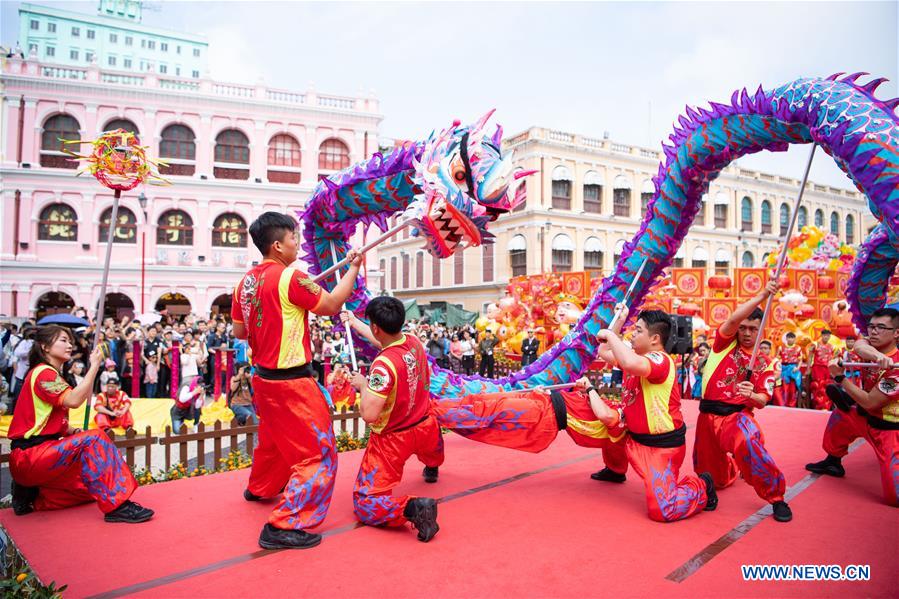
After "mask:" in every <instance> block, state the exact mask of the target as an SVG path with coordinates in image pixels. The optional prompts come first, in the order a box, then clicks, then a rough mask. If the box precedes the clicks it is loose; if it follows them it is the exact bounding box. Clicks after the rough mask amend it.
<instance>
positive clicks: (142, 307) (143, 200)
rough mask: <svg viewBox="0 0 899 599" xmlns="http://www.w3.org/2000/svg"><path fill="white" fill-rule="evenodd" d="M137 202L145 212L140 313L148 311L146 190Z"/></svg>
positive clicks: (141, 236)
mask: <svg viewBox="0 0 899 599" xmlns="http://www.w3.org/2000/svg"><path fill="white" fill-rule="evenodd" d="M137 202H138V203H139V204H140V209H141V212H143V213H144V226H143V228H142V229H141V235H140V313H141V314H143V313H145V312H146V310H145V308H146V306H145V301H146V297H147V294H146V290H145V288H144V285H145V283H146V276H147V269H146V260H147V226H148V223H147V196H145V195H144V192H140V195H139V196H137Z"/></svg>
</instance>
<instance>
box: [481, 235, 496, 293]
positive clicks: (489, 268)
mask: <svg viewBox="0 0 899 599" xmlns="http://www.w3.org/2000/svg"><path fill="white" fill-rule="evenodd" d="M493 248H494V245H493V244H492V243H485V244H484V245H482V246H481V266H482V268H481V280H483V281H484V282H485V283H489V282H490V281H492V280H493Z"/></svg>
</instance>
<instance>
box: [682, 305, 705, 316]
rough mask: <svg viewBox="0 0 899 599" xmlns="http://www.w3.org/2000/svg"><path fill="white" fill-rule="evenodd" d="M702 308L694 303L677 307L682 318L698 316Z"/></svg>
mask: <svg viewBox="0 0 899 599" xmlns="http://www.w3.org/2000/svg"><path fill="white" fill-rule="evenodd" d="M700 310H701V308H700V307H699V306H698V305H696V304H694V303H693V302H684V303H683V304H681V305H680V306H678V307H677V313H678V314H680V315H681V316H696V315H697V314H699V312H700Z"/></svg>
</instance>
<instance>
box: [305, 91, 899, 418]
mask: <svg viewBox="0 0 899 599" xmlns="http://www.w3.org/2000/svg"><path fill="white" fill-rule="evenodd" d="M840 75H842V73H839V74H836V75H833V76H831V77H828V78H826V79H817V78H808V79H799V80H796V81H793V82H791V83H787V84H786V85H782V86H780V87H778V88H775V89H773V90H768V91H766V90H763V89H762V88H761V87H759V88H758V90H757V91H756V92H754V93H750V92H748V91H747V90H745V89H744V90H742V91H740V90H738V91H736V92H734V94H733V95H732V96H731V99H730V102H729V103H726V104H719V103H716V102H712V103H711V104H710V106H709V107H708V108H691V107H687V109H686V114H685V115H683V116H681V117H679V119H678V124H677V125H676V126H675V128H674V133H673V134H672V135H671V136H670V142H671V143H670V144H663V146H662V147H663V150H664V155H665V159H664V161H663V162H662V163H661V164H660V165H659V170H658V175H656V176H655V177H654V178H653V182H654V184H655V193H654V195H653V198H652V199H651V200H650V202H649V205H648V208H647V211H646V216H645V217H644V219H643V222H642V224H641V226H640V228H639V230H638V231H637V233H636V235H635V236H634V238H633V239H632V240H631V241H629V242H628V243H627V244H625V246H624V249H623V251H622V253H621V256H620V259H619V260H618V262H617V264H616V270H615V272H614V274H612V275H611V276H609V277H607V278H606V279H605V280H604V281H603V282H602V284H601V285H600V287H599V289H598V291H597V293H596V294H595V295H594V297H593V298H592V300H591V301H590V303H589V305H588V306H587V308H586V309H585V310H584V313H583V315H582V317H581V318H580V320H579V321H578V322H577V324H576V325H575V326H573V327H572V329H571V331H570V332H569V333H568V335H567V336H566V337H565V338H564V339H563V340H562V341H561V342H560V343H558V344H557V345H555V346H554V347H553V348H552V349H551V350H550V351H548V352H546V353H544V354H543V355H542V356H541V357H540V358H539V359H538V360H537V361H536V362H535V363H534V364H531V365H530V366H528V367H527V368H525V369H523V370H520V371H518V372H515V373H513V374H511V375H509V376H507V377H504V378H501V379H495V380H492V379H485V378H482V377H480V376H477V375H472V376H462V375H459V374H455V373H453V372H450V371H448V370H445V369H443V368H440V367H438V366H437V365H436V364H432V376H431V392H432V395H433V396H434V398H435V401H441V400H442V399H446V400H450V401H451V400H453V399H454V398H459V397H463V396H465V395H468V394H472V393H484V392H491V391H501V390H512V389H520V388H525V387H536V386H542V385H551V384H554V383H563V382H570V381H572V380H574V378H575V377H577V376H578V375H579V374H581V373H582V372H584V371H585V370H586V369H587V367H588V366H589V364H590V363H591V362H592V360H593V357H594V356H595V354H596V349H597V342H596V339H595V337H594V335H595V334H596V333H597V332H598V331H599V330H600V329H602V328H603V327H605V326H607V324H608V323H609V321H610V320H611V318H612V316H613V310H614V306H615V303H616V302H618V301H621V300H622V298H623V296H624V294H625V291H626V289H627V287H628V285H629V283H630V282H631V281H632V280H633V279H634V277H635V276H636V274H637V271H638V270H639V268H640V265H641V264H642V263H643V261H644V260H646V261H647V266H646V268H645V269H644V270H643V272H642V274H641V276H640V279H639V280H638V281H637V284H636V287H635V289H634V293H633V296H632V297H633V299H632V301H631V305H633V306H639V305H640V303H641V302H642V299H643V297H644V295H645V294H646V293H647V291H648V290H649V288H650V287H651V285H652V284H653V283H654V282H655V281H656V280H657V279H658V278H659V277H660V276H661V274H662V271H663V269H664V268H665V267H667V266H668V265H670V264H671V262H672V259H673V257H674V255H675V253H676V252H677V250H678V248H679V247H680V245H681V243H682V241H683V239H684V237H685V236H686V235H687V232H688V231H689V229H690V225H691V224H692V223H693V219H694V217H695V216H696V213H697V212H698V210H699V208H700V205H701V201H702V196H703V194H704V193H706V192H707V190H708V187H709V183H710V182H711V181H712V180H714V179H715V177H717V176H718V174H719V173H720V171H721V169H723V168H724V167H725V166H727V165H728V164H729V163H730V162H732V161H733V160H736V159H737V158H739V157H740V156H743V155H745V154H748V153H753V152H758V151H761V150H771V151H784V150H786V149H787V147H788V146H789V145H790V144H806V143H817V144H818V145H819V146H821V148H822V149H824V151H825V152H827V154H829V155H830V156H832V157H833V158H834V160H835V161H836V162H837V164H838V165H839V166H840V168H841V169H842V170H843V171H844V172H845V173H846V174H847V175H848V176H849V178H850V179H851V180H852V181H853V182H854V183H855V185H856V187H857V188H858V189H859V191H861V192H862V193H863V194H865V196H866V197H867V199H868V205H869V207H870V209H871V212H872V213H873V214H874V216H875V217H876V218H877V220H879V221H880V222H881V224H880V225H879V227H878V229H877V230H876V231H874V232H873V233H872V235H871V237H870V238H869V239H868V240H867V241H866V242H865V248H866V251H863V252H862V254H861V255H860V256H859V259H858V260H857V262H856V271H855V274H854V278H853V285H852V286H851V290H852V293H854V294H855V296H852V295H850V301H851V302H852V305H853V306H854V309H855V310H856V315H857V317H859V318H860V317H861V315H863V314H865V313H870V309H873V308H870V305H874V304H876V303H877V302H878V301H879V302H880V303H881V304H882V302H883V297H884V294H883V293H882V292H881V291H880V290H879V289H878V288H876V285H873V283H870V282H869V279H870V281H874V280H879V281H881V282H882V281H883V280H884V279H883V278H882V277H880V278H878V275H877V272H876V269H874V268H873V265H874V264H880V262H881V261H882V260H883V259H886V258H883V256H885V255H887V254H888V255H889V258H888V259H889V260H892V264H893V265H895V260H896V254H897V252H896V248H897V247H899V243H897V240H899V121H897V117H896V114H895V110H896V107H897V104H899V99H894V100H890V101H882V100H879V99H877V98H876V97H875V95H874V92H875V90H876V88H877V87H878V85H880V84H881V83H882V82H883V81H884V80H883V79H876V80H873V81H871V82H870V83H867V84H865V85H861V84H859V83H857V81H858V79H859V77H861V76H862V75H864V73H855V74H852V75H849V76H846V77H842V78H840ZM488 117H489V114H488V115H487V116H485V117H484V118H482V119H481V120H480V121H478V122H477V123H476V124H475V125H473V126H471V127H460V126H458V125H457V124H454V125H453V127H451V128H450V129H447V130H445V131H442V132H441V133H439V134H432V135H431V137H430V138H429V139H428V140H427V141H424V142H418V143H415V144H412V145H410V146H407V147H403V148H399V149H397V150H394V151H393V152H391V153H390V154H388V155H386V156H381V155H375V156H374V157H373V158H371V159H370V160H368V161H366V162H363V163H361V164H359V165H357V166H354V167H351V168H349V169H347V170H345V171H343V172H341V173H338V174H337V175H334V176H332V177H331V178H330V180H326V181H324V182H323V183H321V184H320V185H319V187H318V188H317V190H316V191H315V193H314V194H313V197H312V199H311V201H310V203H309V206H308V208H307V210H306V211H305V212H304V213H303V215H302V221H303V235H304V243H303V248H304V249H305V251H306V254H305V257H304V260H305V261H306V262H307V263H309V264H310V265H311V267H310V271H311V272H313V273H318V272H321V271H322V270H323V269H325V268H327V267H328V266H330V265H331V264H332V260H331V255H330V250H329V242H330V241H332V240H333V241H334V242H335V244H336V246H337V248H338V258H340V257H342V256H343V255H344V254H345V252H346V250H347V247H348V245H347V239H348V238H349V236H350V235H351V234H352V233H353V232H354V231H355V228H356V225H357V223H360V222H361V223H364V224H366V225H367V224H370V223H375V224H377V225H378V226H379V227H380V228H381V229H386V227H387V219H388V217H390V216H392V215H394V214H397V213H400V212H404V213H405V214H404V217H407V218H417V219H418V220H419V225H420V226H418V227H417V230H416V234H418V235H421V236H423V237H424V238H425V240H426V243H427V247H428V250H429V251H430V252H431V253H432V254H433V255H435V256H437V257H445V256H448V255H449V254H451V253H452V252H453V251H454V250H455V249H456V248H457V247H458V246H459V245H460V243H461V242H463V241H464V242H467V243H468V244H470V245H478V244H479V243H487V242H489V241H490V235H489V233H488V232H487V224H488V223H489V221H490V220H491V218H493V217H495V216H496V215H498V214H500V213H502V212H503V211H505V210H509V209H510V208H512V207H514V206H515V203H516V198H510V197H509V193H508V185H509V183H510V181H511V178H512V177H515V176H523V175H525V174H527V173H522V172H518V173H515V172H513V170H512V168H511V166H510V162H511V156H506V157H503V156H502V154H501V151H500V142H501V139H500V138H501V129H497V132H496V134H495V135H493V136H492V137H491V138H489V139H487V138H485V137H484V136H483V134H482V130H483V128H484V125H485V123H486V120H487V118H488ZM871 255H873V256H875V257H877V256H881V258H878V259H877V260H874V261H873V262H872V260H870V259H869V256H871ZM866 265H867V266H866ZM866 269H870V270H866ZM887 278H888V277H887ZM366 301H367V295H366V290H365V288H364V285H363V281H362V279H360V280H359V281H358V282H357V287H356V291H355V293H354V295H353V297H352V299H351V303H350V307H351V308H352V309H354V310H355V311H357V312H360V311H361V309H362V308H363V307H364V305H365V302H366ZM442 424H444V425H445V426H450V427H452V424H453V423H447V422H444V423H442Z"/></svg>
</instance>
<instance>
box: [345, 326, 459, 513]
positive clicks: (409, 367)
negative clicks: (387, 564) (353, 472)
mask: <svg viewBox="0 0 899 599" xmlns="http://www.w3.org/2000/svg"><path fill="white" fill-rule="evenodd" d="M429 385H430V371H429V370H428V359H427V354H426V352H425V350H424V347H422V345H421V342H420V341H419V340H418V339H417V338H416V337H414V336H413V335H403V337H402V339H400V340H399V341H397V342H395V343H392V344H391V345H388V346H387V347H385V348H384V349H383V350H382V351H381V353H380V354H379V355H378V357H377V358H375V360H374V361H373V362H372V365H371V373H370V374H369V378H368V392H369V393H372V394H374V395H377V396H378V397H381V398H384V399H385V404H384V408H383V410H382V411H381V415H380V417H379V418H378V420H377V421H376V422H375V423H373V424H372V425H371V436H370V438H369V441H368V447H366V449H365V455H363V456H362V463H361V464H360V466H359V474H358V476H357V477H356V486H355V488H354V489H353V506H354V508H355V512H356V517H357V518H359V520H360V521H361V522H364V523H365V524H369V525H372V526H381V525H386V526H400V525H402V524H404V523H405V522H406V521H407V520H406V517H405V516H404V515H403V512H404V510H405V508H406V504H407V503H409V500H410V499H412V498H411V497H408V496H394V495H391V494H390V492H391V491H392V490H393V488H394V487H396V486H397V485H398V484H399V483H400V480H401V479H402V477H403V467H404V466H405V464H406V461H407V460H408V459H409V458H410V457H412V456H413V455H415V456H417V457H418V459H419V460H420V461H421V462H422V463H423V464H424V465H425V466H427V467H430V468H435V467H438V466H440V465H441V464H442V463H443V436H441V434H440V426H439V425H438V424H437V420H436V419H435V418H434V416H433V415H432V414H431V413H430V393H429V391H428V387H429Z"/></svg>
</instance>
